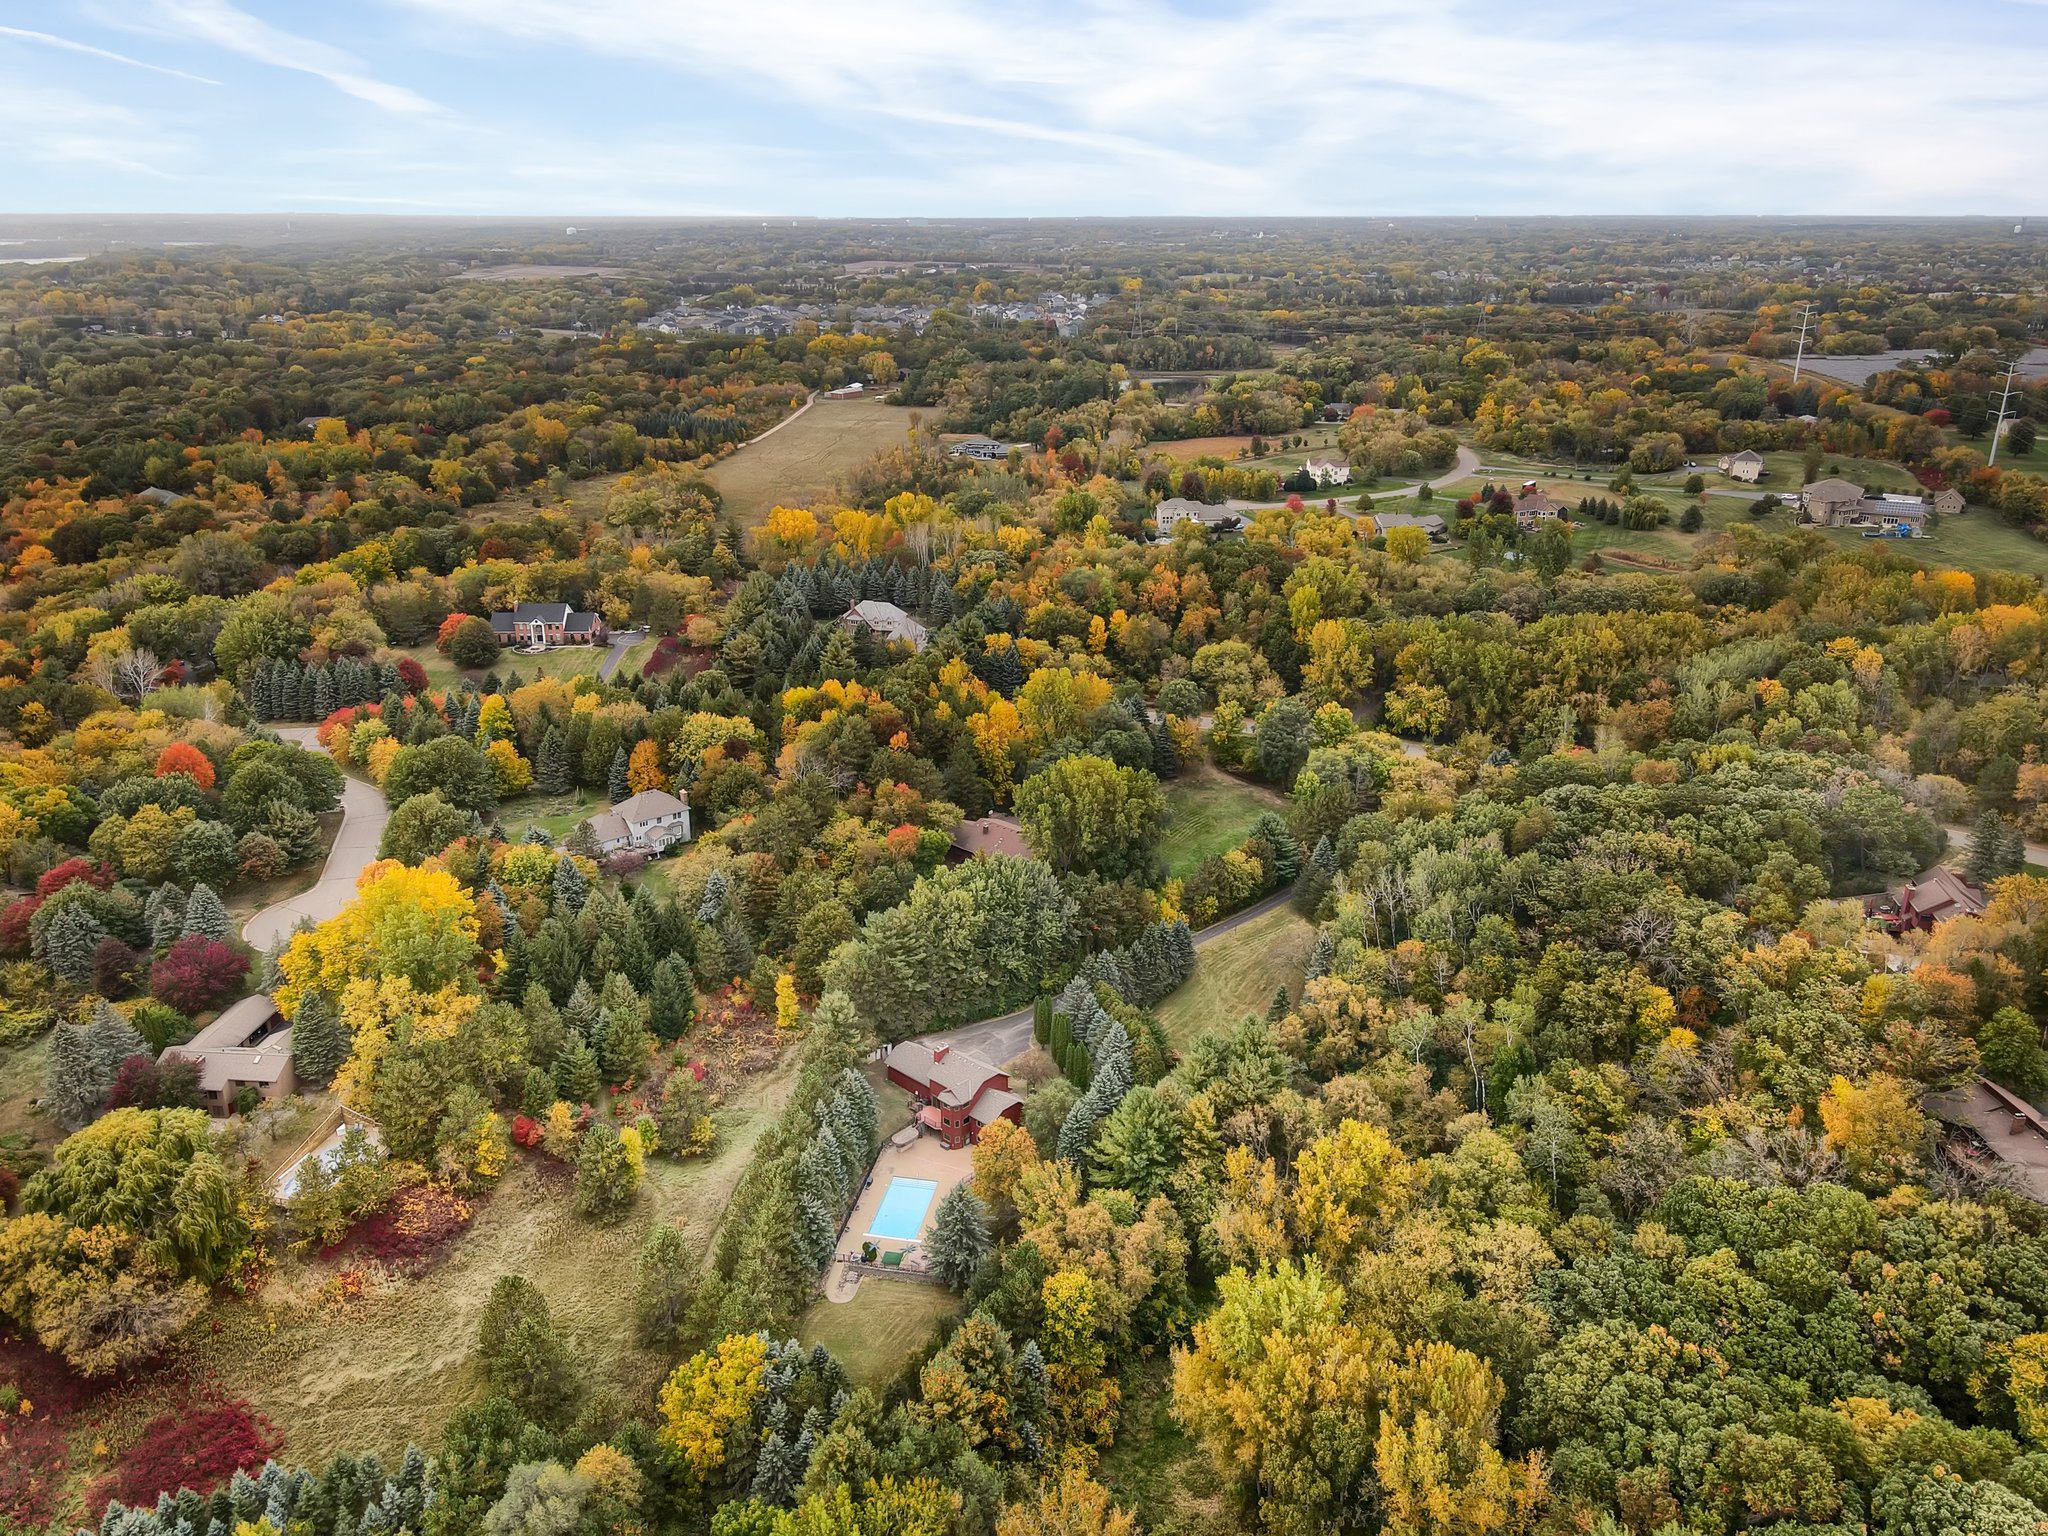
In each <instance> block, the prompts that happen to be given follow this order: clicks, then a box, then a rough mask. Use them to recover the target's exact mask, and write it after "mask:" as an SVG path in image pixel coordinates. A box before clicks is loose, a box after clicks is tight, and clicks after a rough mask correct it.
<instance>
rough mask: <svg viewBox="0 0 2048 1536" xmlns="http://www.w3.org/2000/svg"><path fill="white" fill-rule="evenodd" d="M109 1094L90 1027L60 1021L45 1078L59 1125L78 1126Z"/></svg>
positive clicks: (48, 1100)
mask: <svg viewBox="0 0 2048 1536" xmlns="http://www.w3.org/2000/svg"><path fill="white" fill-rule="evenodd" d="M106 1096H107V1084H105V1083H103V1082H101V1081H100V1076H99V1067H98V1064H97V1062H96V1061H95V1059H94V1056H93V1049H92V1042H91V1040H90V1039H89V1038H88V1037H87V1034H86V1031H84V1030H83V1029H79V1028H78V1027H76V1026H75V1025H71V1024H59V1025H58V1026H57V1028H56V1030H55V1031H54V1032H53V1033H52V1034H51V1036H50V1068H49V1073H48V1075H47V1076H46V1077H45V1079H44V1081H43V1104H44V1107H45V1108H47V1109H48V1110H49V1112H50V1113H51V1115H53V1116H54V1117H55V1118H56V1120H57V1123H58V1124H59V1125H63V1126H66V1127H69V1128H71V1129H73V1130H76V1129H77V1128H78V1127H79V1126H81V1125H84V1124H85V1123H86V1122H87V1121H88V1120H90V1119H91V1118H92V1117H93V1115H94V1114H95V1113H97V1112H98V1110H99V1107H100V1103H101V1101H102V1100H103V1099H105V1098H106Z"/></svg>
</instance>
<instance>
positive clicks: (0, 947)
mask: <svg viewBox="0 0 2048 1536" xmlns="http://www.w3.org/2000/svg"><path fill="white" fill-rule="evenodd" d="M42 904H43V900H42V898H41V897H40V896H23V897H20V898H18V899H17V900H14V901H11V902H9V903H8V904H7V908H6V910H5V911H0V955H12V956H14V957H15V958H16V959H19V958H20V957H21V956H23V955H26V954H27V953H28V951H29V926H28V925H29V920H30V919H31V918H33V917H34V916H35V915H36V909H37V908H38V907H40V906H42Z"/></svg>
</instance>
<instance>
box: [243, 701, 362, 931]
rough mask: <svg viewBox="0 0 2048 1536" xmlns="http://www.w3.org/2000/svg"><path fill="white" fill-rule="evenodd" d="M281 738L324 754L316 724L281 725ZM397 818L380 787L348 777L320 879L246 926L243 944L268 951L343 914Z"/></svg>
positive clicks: (257, 915)
mask: <svg viewBox="0 0 2048 1536" xmlns="http://www.w3.org/2000/svg"><path fill="white" fill-rule="evenodd" d="M277 734H278V735H280V736H282V737H283V738H284V739H285V740H286V741H291V742H296V743H298V744H299V745H300V746H302V747H305V748H307V749H308V750H309V751H313V752H317V751H319V750H320V742H319V739H318V738H317V737H316V736H315V735H314V731H313V727H312V726H310V725H281V726H279V727H278V728H277ZM390 819H391V810H390V807H388V806H387V805H385V803H384V796H383V794H382V793H380V792H379V791H378V789H377V787H376V785H374V784H370V783H367V782H366V781H364V780H362V779H358V778H356V777H354V776H353V775H345V776H344V778H343V782H342V790H341V830H340V831H339V832H337V833H335V834H334V846H333V847H332V848H331V849H329V850H328V853H327V863H326V864H325V865H324V866H323V867H322V868H321V871H320V879H319V882H318V883H317V884H315V885H314V886H313V888H312V889H311V890H309V891H302V892H301V893H300V894H298V895H297V896H293V897H290V898H288V899H286V900H284V901H279V902H273V903H272V904H271V905H269V906H267V907H265V908H264V909H263V910H262V911H261V912H258V913H257V914H256V915H255V916H254V917H252V918H250V919H249V921H248V922H247V923H245V924H243V925H242V939H243V942H245V943H246V944H248V945H249V947H250V948H252V949H257V950H267V949H269V948H270V946H271V945H272V944H274V943H275V942H276V941H277V940H278V938H279V937H280V936H282V935H284V934H288V933H290V932H291V931H292V929H294V928H296V927H297V926H298V923H299V919H300V918H302V917H303V918H310V919H311V920H312V921H314V922H316V923H324V922H326V921H327V919H329V918H330V917H334V916H337V915H339V913H340V912H341V909H342V908H343V907H345V906H347V905H348V904H349V902H351V901H353V900H354V899H355V894H356V877H357V876H358V875H360V874H361V873H362V872H363V870H364V869H365V868H367V867H368V866H369V865H370V864H371V863H373V862H374V861H375V860H376V857H377V845H378V844H379V843H380V842H382V841H383V839H384V824H385V823H386V822H387V821H389V820H390Z"/></svg>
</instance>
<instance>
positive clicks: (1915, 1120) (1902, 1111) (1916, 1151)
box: [1820, 1072, 1927, 1188]
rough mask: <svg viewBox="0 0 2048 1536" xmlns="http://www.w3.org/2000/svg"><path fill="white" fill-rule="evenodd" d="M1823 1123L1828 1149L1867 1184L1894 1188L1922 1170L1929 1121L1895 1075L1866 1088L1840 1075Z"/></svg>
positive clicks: (1825, 1098)
mask: <svg viewBox="0 0 2048 1536" xmlns="http://www.w3.org/2000/svg"><path fill="white" fill-rule="evenodd" d="M1820 1123H1821V1125H1822V1126H1823V1127H1825V1128H1826V1130H1827V1139H1828V1145H1829V1146H1831V1147H1833V1148H1834V1149H1835V1151H1837V1152H1839V1153H1840V1154H1841V1156H1842V1161H1843V1162H1844V1163H1846V1164H1847V1165H1848V1168H1849V1172H1850V1173H1851V1174H1852V1175H1853V1176H1854V1177H1856V1178H1857V1179H1859V1180H1861V1181H1862V1182H1863V1183H1865V1184H1869V1185H1872V1186H1876V1187H1880V1188H1890V1187H1891V1186H1892V1185H1895V1184H1898V1183H1901V1182H1903V1181H1905V1180H1907V1179H1910V1178H1912V1177H1913V1175H1914V1174H1915V1173H1916V1172H1918V1170H1919V1167H1920V1153H1921V1151H1922V1149H1923V1148H1924V1147H1925V1146H1926V1145H1927V1117H1926V1116H1925V1115H1923V1114H1921V1112H1920V1107H1919V1105H1917V1104H1915V1103H1914V1102H1913V1095H1912V1092H1911V1090H1909V1089H1908V1088H1907V1087H1906V1085H1905V1084H1904V1083H1902V1082H1900V1081H1899V1079H1897V1078H1896V1077H1893V1076H1892V1075H1891V1074H1890V1073H1889V1072H1873V1073H1872V1074H1871V1075H1870V1077H1869V1078H1868V1079H1866V1080H1865V1081H1864V1082H1863V1083H1862V1084H1861V1085H1860V1086H1859V1085H1858V1084H1856V1083H1852V1082H1850V1081H1849V1079H1847V1078H1846V1077H1841V1076H1837V1077H1836V1078H1835V1079H1834V1081H1833V1082H1832V1083H1830V1084H1829V1085H1828V1091H1827V1092H1826V1093H1824V1094H1822V1095H1821V1099H1820Z"/></svg>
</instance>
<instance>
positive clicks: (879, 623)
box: [839, 599, 926, 651]
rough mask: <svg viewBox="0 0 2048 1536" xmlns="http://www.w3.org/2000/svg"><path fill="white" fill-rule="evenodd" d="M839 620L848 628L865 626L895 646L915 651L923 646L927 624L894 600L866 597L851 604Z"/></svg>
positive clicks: (870, 631) (863, 627)
mask: <svg viewBox="0 0 2048 1536" xmlns="http://www.w3.org/2000/svg"><path fill="white" fill-rule="evenodd" d="M839 622H840V623H842V624H844V625H845V626H846V627H847V628H848V629H865V630H867V631H868V632H869V633H870V634H874V635H880V636H881V637H882V638H883V639H884V640H886V641H888V642H889V643H890V644H892V645H894V644H898V643H901V644H903V645H907V646H909V647H910V648H911V649H912V650H913V651H921V650H923V649H924V643H925V639H926V632H925V627H924V626H923V625H922V624H920V623H918V621H917V620H916V619H914V618H912V617H911V616H910V615H909V614H907V613H905V612H904V611H903V610H902V609H901V608H898V607H897V606H896V605H895V604H894V603H883V602H876V601H874V600H873V599H864V600H862V601H861V602H858V603H853V604H850V605H849V606H848V608H847V610H846V612H845V613H844V614H842V615H840V619H839Z"/></svg>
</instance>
